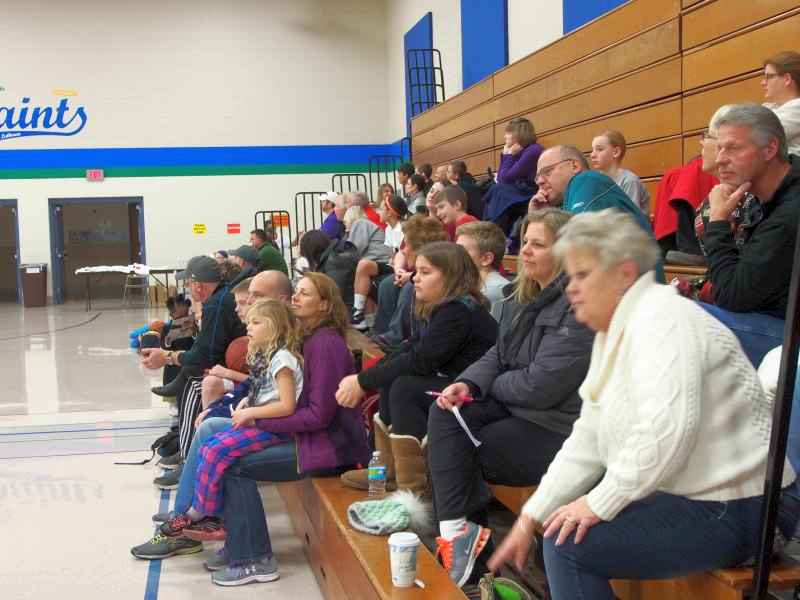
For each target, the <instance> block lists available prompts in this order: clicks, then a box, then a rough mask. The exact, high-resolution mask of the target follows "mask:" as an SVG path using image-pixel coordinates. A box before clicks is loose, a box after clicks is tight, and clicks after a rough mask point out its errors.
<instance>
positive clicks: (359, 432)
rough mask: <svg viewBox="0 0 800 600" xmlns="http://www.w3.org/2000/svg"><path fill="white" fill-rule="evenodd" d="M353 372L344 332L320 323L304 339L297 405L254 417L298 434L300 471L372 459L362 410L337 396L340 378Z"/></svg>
mask: <svg viewBox="0 0 800 600" xmlns="http://www.w3.org/2000/svg"><path fill="white" fill-rule="evenodd" d="M353 373H355V367H354V365H353V355H352V354H351V353H350V350H349V349H348V347H347V344H346V343H345V341H344V339H342V336H340V335H339V334H338V333H337V332H336V331H335V330H334V329H332V328H330V327H322V328H320V329H318V330H317V331H315V332H314V334H313V335H312V336H311V337H309V338H308V339H307V340H306V341H305V343H304V344H303V379H304V381H303V392H302V393H301V394H300V399H299V400H298V401H297V410H295V412H294V414H293V415H289V416H288V417H279V418H274V419H259V420H258V421H257V422H256V425H257V426H258V427H259V429H264V430H266V431H270V432H272V433H291V434H294V436H295V439H296V441H297V466H298V471H299V472H300V473H304V472H307V471H316V470H320V469H332V468H335V467H342V466H350V465H356V464H362V465H366V464H367V462H368V461H369V449H368V447H367V435H366V428H365V427H364V422H363V420H362V418H361V411H359V410H358V409H355V408H343V407H341V406H339V404H338V403H337V402H336V390H337V389H339V382H340V381H341V380H342V379H343V378H344V377H345V376H347V375H352V374H353Z"/></svg>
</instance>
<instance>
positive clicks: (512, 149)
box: [508, 142, 522, 156]
mask: <svg viewBox="0 0 800 600" xmlns="http://www.w3.org/2000/svg"><path fill="white" fill-rule="evenodd" d="M520 152H522V146H521V145H520V144H519V143H518V142H514V143H513V144H511V146H509V147H508V153H509V154H511V155H512V156H513V155H514V154H519V153H520Z"/></svg>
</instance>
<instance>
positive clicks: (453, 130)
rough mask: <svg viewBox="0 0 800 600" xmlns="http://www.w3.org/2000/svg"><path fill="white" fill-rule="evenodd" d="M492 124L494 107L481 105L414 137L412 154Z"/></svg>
mask: <svg viewBox="0 0 800 600" xmlns="http://www.w3.org/2000/svg"><path fill="white" fill-rule="evenodd" d="M493 123H494V107H493V106H492V104H481V105H480V106H478V107H477V108H473V109H472V110H470V111H469V112H466V113H464V114H463V115H459V116H458V117H455V118H453V119H451V120H449V121H447V122H446V123H443V124H442V125H439V126H438V127H434V128H433V129H431V130H430V131H426V132H425V133H421V134H419V135H417V136H414V141H413V144H412V146H413V148H414V153H415V154H416V153H417V151H418V150H419V151H424V150H427V149H428V148H433V147H434V146H438V145H439V144H441V143H442V142H446V141H447V140H451V139H453V138H455V137H458V136H460V135H464V134H465V133H469V132H470V131H475V130H476V129H480V128H481V127H485V126H486V125H492V124H493Z"/></svg>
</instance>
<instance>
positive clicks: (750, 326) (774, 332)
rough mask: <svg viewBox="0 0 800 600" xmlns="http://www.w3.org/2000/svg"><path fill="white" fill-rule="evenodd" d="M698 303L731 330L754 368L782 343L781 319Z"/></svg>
mask: <svg viewBox="0 0 800 600" xmlns="http://www.w3.org/2000/svg"><path fill="white" fill-rule="evenodd" d="M698 304H699V305H700V307H701V308H704V309H705V310H706V311H707V312H708V313H710V314H711V315H713V316H714V317H716V318H717V319H718V320H719V321H721V322H722V324H723V325H725V326H726V327H727V328H728V329H730V330H731V331H733V333H734V334H735V335H736V337H737V338H738V339H739V343H740V344H742V349H743V350H744V353H745V354H746V355H747V358H749V359H750V362H751V363H753V366H754V367H755V368H756V369H757V368H758V365H760V364H761V361H762V359H763V358H764V356H765V355H766V353H767V352H769V351H770V350H772V349H773V348H775V347H777V346H780V345H781V344H782V343H783V325H784V322H783V321H782V320H781V319H778V318H776V317H771V316H769V315H764V314H761V313H754V312H748V313H738V312H733V311H730V310H725V309H724V308H720V307H719V306H714V305H713V304H706V303H705V302H698Z"/></svg>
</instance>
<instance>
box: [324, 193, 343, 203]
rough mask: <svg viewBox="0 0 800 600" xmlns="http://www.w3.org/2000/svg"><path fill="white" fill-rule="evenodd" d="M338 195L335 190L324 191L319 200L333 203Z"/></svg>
mask: <svg viewBox="0 0 800 600" xmlns="http://www.w3.org/2000/svg"><path fill="white" fill-rule="evenodd" d="M338 197H339V194H337V193H336V192H325V193H324V194H322V195H321V196H320V197H319V201H320V202H332V203H334V204H335V203H336V198H338Z"/></svg>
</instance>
